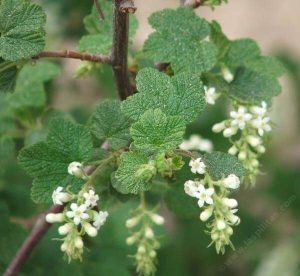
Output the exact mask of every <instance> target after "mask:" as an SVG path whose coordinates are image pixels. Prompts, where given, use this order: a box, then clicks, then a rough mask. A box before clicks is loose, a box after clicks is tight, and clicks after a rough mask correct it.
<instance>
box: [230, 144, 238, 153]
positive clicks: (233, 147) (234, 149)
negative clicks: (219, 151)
mask: <svg viewBox="0 0 300 276" xmlns="http://www.w3.org/2000/svg"><path fill="white" fill-rule="evenodd" d="M238 151H239V149H238V148H237V147H236V146H234V145H233V146H232V147H231V148H230V149H229V150H228V153H229V154H231V155H236V154H237V153H238Z"/></svg>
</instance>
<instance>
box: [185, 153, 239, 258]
mask: <svg viewBox="0 0 300 276" xmlns="http://www.w3.org/2000/svg"><path fill="white" fill-rule="evenodd" d="M198 159H200V160H198ZM198 159H195V160H191V162H190V167H191V171H192V172H193V173H195V172H194V171H195V168H194V167H193V165H194V161H196V160H197V163H199V162H202V163H203V161H202V160H201V158H198ZM203 164H204V163H203ZM205 168H206V166H205V164H204V166H202V170H201V171H200V172H201V173H198V172H197V170H196V173H197V174H198V177H197V178H195V179H194V180H187V181H186V182H185V183H184V191H185V193H186V194H187V195H189V196H191V197H194V198H196V199H197V200H198V206H199V207H200V208H201V210H202V211H201V212H200V220H202V221H204V222H206V221H208V220H209V219H210V218H212V219H211V220H210V221H209V222H208V223H207V227H208V228H209V233H210V235H211V239H212V243H214V244H215V246H216V250H217V252H222V253H224V252H225V247H226V246H227V245H231V246H232V243H231V241H230V236H231V235H232V234H233V229H232V226H234V225H237V224H239V222H240V219H239V217H238V216H237V215H235V213H236V212H237V209H236V208H237V206H238V202H237V201H236V200H235V199H234V198H229V195H230V192H231V190H234V189H237V188H239V185H240V179H239V178H238V177H237V176H236V175H234V174H230V175H228V176H226V177H224V178H222V179H220V180H218V181H215V180H213V179H212V178H211V177H210V175H209V174H208V172H207V171H206V169H205ZM199 177H203V178H202V179H200V180H199ZM212 243H211V244H212Z"/></svg>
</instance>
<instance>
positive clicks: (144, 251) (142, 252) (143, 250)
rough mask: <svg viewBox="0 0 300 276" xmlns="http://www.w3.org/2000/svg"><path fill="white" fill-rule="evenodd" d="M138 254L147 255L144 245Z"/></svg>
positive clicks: (140, 247)
mask: <svg viewBox="0 0 300 276" xmlns="http://www.w3.org/2000/svg"><path fill="white" fill-rule="evenodd" d="M138 253H139V254H145V253H146V248H145V246H143V245H140V246H139V248H138Z"/></svg>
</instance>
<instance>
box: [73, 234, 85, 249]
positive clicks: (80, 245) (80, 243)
mask: <svg viewBox="0 0 300 276" xmlns="http://www.w3.org/2000/svg"><path fill="white" fill-rule="evenodd" d="M75 247H76V248H78V249H81V248H83V241H82V238H81V237H80V236H78V237H77V238H76V239H75Z"/></svg>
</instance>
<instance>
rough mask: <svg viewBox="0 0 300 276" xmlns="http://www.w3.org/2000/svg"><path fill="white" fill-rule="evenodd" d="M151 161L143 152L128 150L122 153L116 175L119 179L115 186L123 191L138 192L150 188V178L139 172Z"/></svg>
mask: <svg viewBox="0 0 300 276" xmlns="http://www.w3.org/2000/svg"><path fill="white" fill-rule="evenodd" d="M148 162H149V159H148V157H147V156H146V155H145V154H144V153H142V152H137V151H133V152H126V153H123V154H122V155H121V162H120V166H119V168H118V170H117V171H116V174H115V177H116V179H117V181H119V183H118V185H115V188H117V189H118V191H119V192H121V193H133V194H137V193H139V192H141V191H147V190H149V189H150V182H149V180H145V178H144V177H141V176H140V175H139V174H138V171H139V169H141V168H142V167H143V166H144V165H147V164H148Z"/></svg>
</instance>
